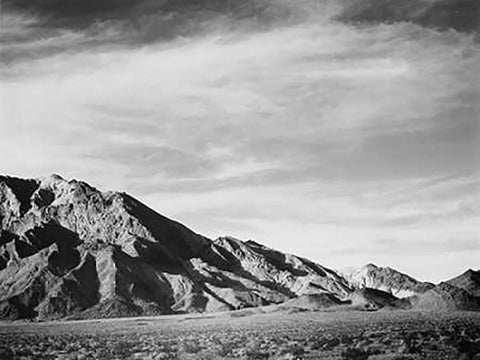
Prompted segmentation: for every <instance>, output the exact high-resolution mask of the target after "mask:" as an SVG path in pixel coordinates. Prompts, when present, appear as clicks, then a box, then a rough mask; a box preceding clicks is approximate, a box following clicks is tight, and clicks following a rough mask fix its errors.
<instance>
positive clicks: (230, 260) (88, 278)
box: [0, 176, 353, 318]
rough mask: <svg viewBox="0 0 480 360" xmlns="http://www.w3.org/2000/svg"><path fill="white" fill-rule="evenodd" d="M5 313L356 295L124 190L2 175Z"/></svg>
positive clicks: (156, 308) (173, 309)
mask: <svg viewBox="0 0 480 360" xmlns="http://www.w3.org/2000/svg"><path fill="white" fill-rule="evenodd" d="M0 224H1V232H0V317H3V318H63V317H76V318H82V317H88V318H95V317H112V316H133V315H150V314H171V313H184V312H204V311H207V312H208V311H220V310H232V309H239V308H243V307H252V306H260V305H267V304H275V303H281V302H284V301H286V300H289V299H291V298H295V297H297V296H299V295H304V294H313V293H326V294H331V295H332V296H337V297H339V298H341V297H345V296H346V295H347V294H348V293H350V292H351V291H352V290H353V289H352V288H351V286H350V285H349V284H348V282H347V281H346V280H345V279H344V278H343V277H341V276H340V275H338V274H337V273H336V272H334V271H333V270H330V269H328V268H325V267H323V266H321V265H319V264H316V263H314V262H311V261H309V260H306V259H303V258H300V257H297V256H294V255H289V254H283V253H281V252H279V251H276V250H273V249H270V248H268V247H265V246H263V245H260V244H258V243H255V242H253V241H249V242H243V241H240V240H237V239H234V238H228V237H225V238H219V239H217V240H215V241H212V240H210V239H207V238H205V237H203V236H201V235H198V234H196V233H195V232H193V231H191V230H190V229H188V228H186V227H185V226H183V225H181V224H179V223H178V222H175V221H173V220H170V219H168V218H166V217H164V216H162V215H160V214H158V213H156V212H155V211H153V210H152V209H150V208H148V207H147V206H145V205H144V204H142V203H140V202H139V201H137V200H135V199H134V198H132V197H131V196H129V195H127V194H125V193H118V192H100V191H99V190H97V189H95V188H94V187H92V186H90V185H88V184H86V183H84V182H81V181H76V180H71V181H67V180H64V179H62V178H61V177H59V176H51V177H48V178H44V179H19V178H13V177H5V176H2V177H0Z"/></svg>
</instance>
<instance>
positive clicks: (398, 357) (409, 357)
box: [392, 355, 413, 360]
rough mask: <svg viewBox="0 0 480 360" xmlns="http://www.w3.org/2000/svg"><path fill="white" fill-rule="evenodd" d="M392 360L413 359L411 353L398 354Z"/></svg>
mask: <svg viewBox="0 0 480 360" xmlns="http://www.w3.org/2000/svg"><path fill="white" fill-rule="evenodd" d="M392 360H413V357H411V356H410V355H397V356H395V357H394V358H393V359H392Z"/></svg>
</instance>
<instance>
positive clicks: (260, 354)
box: [247, 349, 270, 360]
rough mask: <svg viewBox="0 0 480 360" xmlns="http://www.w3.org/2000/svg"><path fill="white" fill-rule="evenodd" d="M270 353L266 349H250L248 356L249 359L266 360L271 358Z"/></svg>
mask: <svg viewBox="0 0 480 360" xmlns="http://www.w3.org/2000/svg"><path fill="white" fill-rule="evenodd" d="M269 356H270V355H269V354H268V352H266V351H263V350H260V349H248V350H247V358H248V360H266V359H268V358H269Z"/></svg>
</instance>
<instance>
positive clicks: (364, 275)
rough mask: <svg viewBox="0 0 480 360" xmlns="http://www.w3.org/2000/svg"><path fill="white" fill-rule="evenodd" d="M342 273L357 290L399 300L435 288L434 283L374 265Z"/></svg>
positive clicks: (346, 270) (345, 270)
mask: <svg viewBox="0 0 480 360" xmlns="http://www.w3.org/2000/svg"><path fill="white" fill-rule="evenodd" d="M341 273H342V274H343V276H344V277H345V278H346V279H347V280H348V281H349V282H350V283H351V284H352V286H354V287H355V288H358V289H362V288H371V289H377V290H382V291H385V292H388V293H391V294H392V295H394V296H395V297H398V298H404V297H409V296H412V295H417V294H421V293H424V292H426V291H428V290H429V289H431V288H433V287H434V285H433V284H432V283H428V282H421V281H418V280H416V279H414V278H412V277H411V276H409V275H407V274H404V273H401V272H400V271H397V270H395V269H392V268H390V267H379V266H376V265H374V264H367V265H365V266H363V267H361V268H350V269H344V270H342V271H341Z"/></svg>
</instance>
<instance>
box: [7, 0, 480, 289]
mask: <svg viewBox="0 0 480 360" xmlns="http://www.w3.org/2000/svg"><path fill="white" fill-rule="evenodd" d="M79 1H80V0H68V1H63V2H62V1H53V0H52V1H49V2H42V1H39V2H38V4H40V5H39V7H38V8H34V9H32V8H28V7H27V8H26V7H23V6H18V7H8V5H10V4H11V3H14V2H12V1H8V0H7V1H5V4H6V5H5V8H4V9H2V10H3V11H2V14H1V19H0V20H1V34H0V45H1V46H0V66H1V67H0V80H1V81H0V154H1V157H0V172H1V173H3V174H9V175H14V176H22V177H41V176H45V175H48V174H52V173H58V174H60V175H62V176H63V177H65V178H67V179H71V178H76V179H82V180H84V181H86V182H88V183H90V184H92V185H94V186H97V187H98V188H100V189H102V190H111V189H112V190H118V191H126V192H128V193H130V194H131V195H133V196H134V197H136V198H138V199H140V200H141V201H143V202H145V203H146V204H147V205H149V206H150V207H152V208H153V209H155V210H157V211H158V212H160V213H162V214H164V215H166V216H168V217H171V218H173V219H176V220H178V221H180V222H182V223H183V224H185V225H186V226H188V227H190V228H191V229H193V230H194V231H196V232H199V233H201V234H203V235H206V236H208V237H210V238H216V237H218V236H224V235H230V236H234V237H237V238H240V239H244V240H247V239H254V240H255V241H257V242H260V243H263V244H265V245H267V246H270V247H274V248H276V249H279V250H281V251H285V252H289V253H294V254H297V255H300V256H303V257H307V258H309V259H312V260H314V261H317V262H319V263H320V264H322V265H325V266H329V267H333V268H337V269H338V268H343V267H351V266H362V265H364V264H366V263H375V264H377V265H382V266H391V267H394V268H397V269H399V270H401V271H404V272H407V273H408V274H411V275H412V276H415V277H417V278H419V279H421V280H430V281H440V280H445V279H448V278H451V277H453V276H456V275H458V274H460V273H461V272H463V271H465V270H466V269H468V268H474V269H478V268H479V261H478V259H480V237H479V229H480V167H479V164H480V115H479V114H480V86H479V83H480V77H479V75H478V74H480V45H479V41H478V39H479V37H478V36H477V35H478V34H477V35H475V34H472V33H468V32H457V31H455V30H452V29H450V30H445V29H442V30H436V29H432V28H427V27H424V26H422V25H421V24H416V23H415V22H394V23H382V22H376V23H362V24H352V23H346V22H341V21H339V20H336V19H338V16H337V15H338V14H339V13H341V12H342V11H343V6H344V5H343V3H342V2H340V1H333V0H332V1H327V0H317V1H315V0H298V1H295V2H292V1H290V0H248V1H243V2H242V3H241V4H240V3H239V2H235V1H228V2H226V1H217V0H204V1H203V2H202V1H193V0H190V1H188V0H183V1H177V2H175V1H161V2H158V1H152V0H143V1H139V2H136V3H135V4H136V5H135V6H133V5H131V2H129V1H127V0H116V1H113V2H106V1H97V2H95V1H84V2H83V5H79ZM20 3H21V4H22V2H20ZM27 3H28V2H27ZM42 4H43V5H42ZM45 4H46V5H45ZM85 4H86V5H85ZM105 4H106V5H105Z"/></svg>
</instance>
